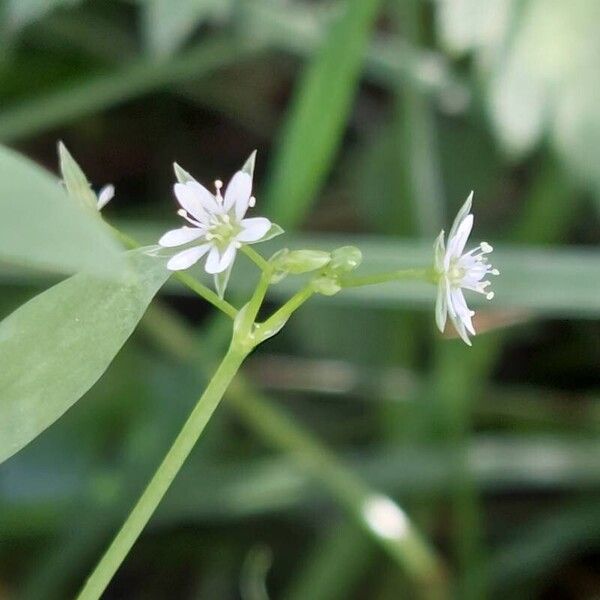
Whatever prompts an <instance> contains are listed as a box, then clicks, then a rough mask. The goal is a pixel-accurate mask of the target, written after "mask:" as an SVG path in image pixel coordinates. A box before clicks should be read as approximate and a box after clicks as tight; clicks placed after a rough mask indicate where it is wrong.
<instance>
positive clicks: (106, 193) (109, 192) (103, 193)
mask: <svg viewBox="0 0 600 600" xmlns="http://www.w3.org/2000/svg"><path fill="white" fill-rule="evenodd" d="M114 196H115V186H114V185H112V184H110V183H109V184H108V185H105V186H104V187H103V188H102V189H101V190H100V191H99V192H98V203H97V204H96V208H97V209H98V210H102V209H103V208H104V207H105V206H106V205H107V204H108V203H109V202H110V201H111V200H112V199H113V198H114Z"/></svg>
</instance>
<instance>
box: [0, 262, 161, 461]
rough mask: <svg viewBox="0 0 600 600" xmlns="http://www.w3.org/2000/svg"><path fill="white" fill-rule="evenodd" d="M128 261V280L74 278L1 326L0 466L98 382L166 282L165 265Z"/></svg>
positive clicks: (11, 316)
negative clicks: (0, 463)
mask: <svg viewBox="0 0 600 600" xmlns="http://www.w3.org/2000/svg"><path fill="white" fill-rule="evenodd" d="M128 256H129V261H128V262H129V267H130V273H129V274H128V275H127V278H126V279H124V280H122V281H111V280H106V279H101V278H99V277H97V276H94V275H89V274H85V273H80V274H78V275H74V276H73V277H71V278H70V279H67V280H66V281H63V282H62V283H59V284H58V285H56V286H54V287H52V288H50V289H49V290H47V291H46V292H43V293H42V294H40V295H39V296H36V297H35V298H33V299H32V300H30V301H29V302H28V303H26V304H24V305H23V306H22V307H21V308H19V309H17V310H16V311H15V312H14V313H13V314H11V315H10V316H8V317H7V318H6V319H4V321H2V322H1V323H0V362H1V363H2V371H1V372H0V387H1V389H2V398H1V399H0V423H1V425H0V462H2V461H4V460H6V459H7V458H8V457H10V456H12V455H13V454H14V453H15V452H17V451H18V450H20V449H21V448H22V447H23V446H25V445H26V444H28V443H29V442H30V441H31V440H32V439H34V438H35V437H36V436H38V435H39V434H40V433H41V432H42V431H44V430H45V429H46V428H47V427H48V426H50V425H51V424H52V423H54V421H56V420H57V419H58V418H59V417H61V416H62V415H63V414H64V412H65V411H66V410H67V409H69V408H70V407H71V406H72V405H73V404H74V403H75V402H76V401H77V400H79V399H80V398H81V396H83V394H85V392H87V391H88V390H89V388H90V387H91V386H92V385H93V384H94V383H96V381H97V380H98V379H99V378H100V377H101V375H102V374H103V373H104V371H106V369H107V368H108V366H109V365H110V363H111V362H112V360H113V359H114V357H115V355H116V354H117V352H118V351H119V350H120V349H121V346H123V344H124V343H125V342H126V341H127V339H128V338H129V336H130V335H131V333H132V332H133V330H134V329H135V327H136V326H137V324H138V322H139V320H140V319H141V318H142V316H143V314H144V312H145V310H146V308H147V307H148V304H149V303H150V301H151V300H152V298H153V297H154V295H155V294H156V292H157V291H158V290H159V288H160V287H161V286H162V285H163V283H164V282H165V281H166V280H167V277H168V276H169V272H168V271H167V270H166V268H165V266H164V261H162V260H160V259H156V258H151V257H148V256H146V255H145V254H144V252H143V251H137V252H134V253H131V254H129V255H128Z"/></svg>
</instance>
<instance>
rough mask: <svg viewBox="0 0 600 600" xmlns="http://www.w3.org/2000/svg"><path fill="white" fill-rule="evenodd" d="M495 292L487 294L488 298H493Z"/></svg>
mask: <svg viewBox="0 0 600 600" xmlns="http://www.w3.org/2000/svg"><path fill="white" fill-rule="evenodd" d="M494 295H495V294H494V292H489V293H488V294H486V296H485V298H486V300H491V299H492V298H493V297H494Z"/></svg>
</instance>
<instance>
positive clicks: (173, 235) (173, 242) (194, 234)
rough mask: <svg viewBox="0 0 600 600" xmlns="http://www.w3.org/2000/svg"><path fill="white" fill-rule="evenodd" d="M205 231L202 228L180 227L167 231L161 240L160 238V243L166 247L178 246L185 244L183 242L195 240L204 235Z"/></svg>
mask: <svg viewBox="0 0 600 600" xmlns="http://www.w3.org/2000/svg"><path fill="white" fill-rule="evenodd" d="M204 233H205V232H204V231H203V230H202V229H196V228H192V227H181V228H179V229H172V230H171V231H167V233H165V234H164V235H163V236H162V237H161V238H160V240H158V243H159V244H160V245H161V246H163V247H165V248H174V247H176V246H183V244H188V243H189V242H193V241H194V240H197V239H198V238H200V237H202V236H203V235H204Z"/></svg>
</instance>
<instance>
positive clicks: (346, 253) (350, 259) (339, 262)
mask: <svg viewBox="0 0 600 600" xmlns="http://www.w3.org/2000/svg"><path fill="white" fill-rule="evenodd" d="M361 262H362V252H361V251H360V250H359V249H358V248H357V247H356V246H342V247H341V248H336V249H335V250H334V251H333V252H332V253H331V261H330V263H329V265H328V268H329V269H330V270H331V271H333V272H336V273H349V272H350V271H353V270H354V269H356V267H358V266H359V265H360V263H361Z"/></svg>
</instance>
